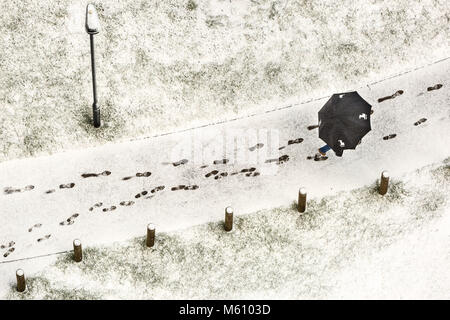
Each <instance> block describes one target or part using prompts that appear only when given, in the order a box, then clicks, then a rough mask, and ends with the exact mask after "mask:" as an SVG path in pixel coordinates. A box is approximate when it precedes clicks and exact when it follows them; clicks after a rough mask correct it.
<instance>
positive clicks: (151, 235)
mask: <svg viewBox="0 0 450 320" xmlns="http://www.w3.org/2000/svg"><path fill="white" fill-rule="evenodd" d="M145 243H146V244H147V247H153V246H154V245H155V225H154V224H152V223H150V224H149V225H147V241H146V242H145Z"/></svg>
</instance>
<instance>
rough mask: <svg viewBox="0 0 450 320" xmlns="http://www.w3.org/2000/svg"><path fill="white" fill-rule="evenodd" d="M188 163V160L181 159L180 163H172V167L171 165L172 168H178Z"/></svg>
mask: <svg viewBox="0 0 450 320" xmlns="http://www.w3.org/2000/svg"><path fill="white" fill-rule="evenodd" d="M188 162H189V160H188V159H181V160H180V161H175V162H172V165H173V166H174V167H178V166H181V165H183V164H186V163H188Z"/></svg>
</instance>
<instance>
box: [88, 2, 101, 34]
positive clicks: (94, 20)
mask: <svg viewBox="0 0 450 320" xmlns="http://www.w3.org/2000/svg"><path fill="white" fill-rule="evenodd" d="M86 32H87V33H89V34H97V33H99V32H100V21H99V19H98V14H97V10H95V7H94V5H93V4H88V5H87V7H86Z"/></svg>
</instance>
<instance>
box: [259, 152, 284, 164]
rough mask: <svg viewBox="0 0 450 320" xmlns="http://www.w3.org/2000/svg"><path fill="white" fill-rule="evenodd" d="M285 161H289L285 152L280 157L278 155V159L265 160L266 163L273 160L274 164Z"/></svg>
mask: <svg viewBox="0 0 450 320" xmlns="http://www.w3.org/2000/svg"><path fill="white" fill-rule="evenodd" d="M287 161H289V156H288V155H287V154H285V155H282V156H281V157H279V158H278V159H267V160H266V161H265V162H266V163H273V162H275V163H276V164H283V163H285V162H287Z"/></svg>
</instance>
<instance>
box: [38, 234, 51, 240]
mask: <svg viewBox="0 0 450 320" xmlns="http://www.w3.org/2000/svg"><path fill="white" fill-rule="evenodd" d="M51 236H52V235H51V234H46V235H45V236H44V237H42V238H39V239H37V242H41V241H44V240H47V239H50V237H51Z"/></svg>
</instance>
